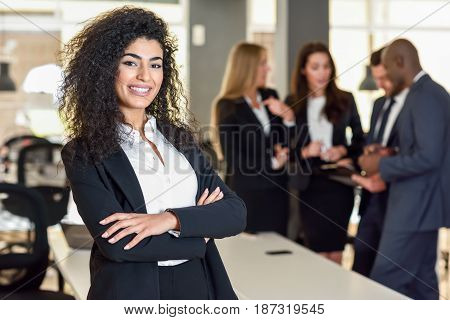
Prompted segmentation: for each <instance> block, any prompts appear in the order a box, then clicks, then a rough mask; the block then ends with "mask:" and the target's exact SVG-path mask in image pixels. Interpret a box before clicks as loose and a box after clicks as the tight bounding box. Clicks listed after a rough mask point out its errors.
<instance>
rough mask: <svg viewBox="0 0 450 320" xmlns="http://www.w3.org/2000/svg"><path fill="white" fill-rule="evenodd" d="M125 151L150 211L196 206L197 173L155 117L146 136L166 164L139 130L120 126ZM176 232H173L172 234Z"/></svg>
mask: <svg viewBox="0 0 450 320" xmlns="http://www.w3.org/2000/svg"><path fill="white" fill-rule="evenodd" d="M120 131H121V140H122V141H121V143H120V146H121V147H122V149H123V151H125V154H126V155H127V157H128V160H129V161H130V163H131V166H132V167H133V170H134V172H135V174H136V177H137V179H138V181H139V184H140V186H141V189H142V193H143V195H144V200H145V204H142V205H145V206H146V209H147V212H148V213H149V214H156V213H161V212H164V210H165V209H167V208H171V209H176V208H182V207H189V206H195V204H196V201H195V197H196V194H197V188H198V185H197V176H196V174H195V171H194V169H193V168H192V166H191V165H190V163H189V162H188V161H187V159H186V158H185V156H184V155H183V154H182V153H181V152H179V151H178V150H177V149H176V148H175V147H174V146H173V145H172V144H171V143H170V142H169V141H167V139H166V138H165V137H164V136H163V135H162V133H161V132H160V131H159V130H158V129H157V126H156V119H155V118H154V117H150V118H149V120H148V121H147V123H146V124H145V127H144V132H145V136H146V138H147V139H148V140H149V141H151V142H153V143H154V144H155V145H156V147H157V148H158V151H159V153H160V154H161V156H162V158H163V160H164V165H163V164H162V162H161V160H160V159H159V158H158V156H157V154H156V153H155V152H154V151H153V149H152V147H151V146H150V144H149V143H148V142H147V141H145V140H143V139H142V138H141V136H140V134H139V132H138V131H137V130H134V129H132V128H131V127H130V126H127V125H121V126H120ZM172 234H173V233H172ZM186 261H187V260H170V261H159V262H158V265H159V266H174V265H178V264H181V263H183V262H186Z"/></svg>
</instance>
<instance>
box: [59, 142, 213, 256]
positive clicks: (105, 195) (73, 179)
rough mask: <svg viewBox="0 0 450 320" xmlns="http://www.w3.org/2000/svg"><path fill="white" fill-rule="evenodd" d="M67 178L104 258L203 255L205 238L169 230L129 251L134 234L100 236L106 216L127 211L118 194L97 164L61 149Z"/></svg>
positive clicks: (82, 215) (144, 240)
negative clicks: (112, 240)
mask: <svg viewBox="0 0 450 320" xmlns="http://www.w3.org/2000/svg"><path fill="white" fill-rule="evenodd" d="M62 158H63V162H64V165H65V170H66V174H67V178H68V179H69V181H70V186H71V188H72V192H73V197H74V200H75V203H76V204H77V208H78V212H79V213H80V215H81V217H82V218H83V221H84V223H85V224H86V227H87V228H88V230H89V232H90V233H91V235H92V237H93V238H94V241H95V243H96V245H97V246H98V248H99V250H100V252H101V253H102V255H103V256H104V257H106V258H107V259H110V260H112V261H117V262H122V261H133V262H154V261H164V260H173V259H193V258H202V257H204V255H205V250H206V245H205V241H204V239H203V238H187V239H179V238H175V237H172V236H171V235H169V234H168V233H165V234H162V235H158V236H152V237H147V238H145V239H143V240H142V241H141V242H140V243H139V244H138V245H136V246H135V247H134V248H132V249H130V250H124V249H123V247H124V246H125V245H126V244H127V243H128V242H130V241H131V240H132V238H133V237H134V235H129V236H127V237H124V238H123V239H121V240H120V241H118V242H116V243H115V244H110V243H108V241H107V240H108V239H103V238H102V237H101V235H102V234H103V232H105V231H106V229H107V228H108V227H109V225H108V226H103V225H101V224H100V223H99V221H101V220H102V219H104V218H106V217H107V216H109V215H111V214H113V213H116V212H124V209H123V208H122V206H121V205H120V204H119V202H118V201H117V199H116V196H115V194H114V192H113V190H111V188H110V187H108V186H107V185H106V184H105V182H104V181H103V179H102V178H101V177H100V174H99V171H98V169H97V166H95V165H93V164H85V163H83V162H82V161H81V159H79V158H78V157H77V156H76V155H75V158H74V159H73V160H72V159H69V156H68V153H67V150H66V148H65V149H63V151H62Z"/></svg>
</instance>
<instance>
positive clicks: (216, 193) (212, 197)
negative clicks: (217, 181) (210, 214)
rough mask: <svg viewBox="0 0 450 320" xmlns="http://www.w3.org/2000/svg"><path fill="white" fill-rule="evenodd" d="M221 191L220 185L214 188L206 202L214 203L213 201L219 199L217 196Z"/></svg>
mask: <svg viewBox="0 0 450 320" xmlns="http://www.w3.org/2000/svg"><path fill="white" fill-rule="evenodd" d="M220 192H221V191H220V188H219V187H217V188H216V189H214V191H213V192H212V193H211V194H210V195H209V196H208V198H206V200H205V202H204V204H210V203H213V202H215V201H217V200H216V198H217V196H218V195H219V194H220Z"/></svg>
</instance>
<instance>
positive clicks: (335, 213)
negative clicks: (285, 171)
mask: <svg viewBox="0 0 450 320" xmlns="http://www.w3.org/2000/svg"><path fill="white" fill-rule="evenodd" d="M335 77H336V68H335V65H334V62H333V59H332V57H331V54H330V52H329V50H328V48H327V47H326V46H325V45H324V44H321V43H309V44H306V45H305V46H304V47H303V48H302V49H301V51H300V52H299V55H298V60H297V67H296V69H295V70H294V73H293V75H292V83H291V94H290V95H289V96H288V97H287V98H286V103H287V104H288V105H290V106H292V107H293V108H294V109H295V111H296V119H297V128H298V129H299V130H298V132H297V138H298V143H297V147H296V151H295V156H296V157H298V160H299V163H300V165H301V166H300V170H299V171H300V175H299V181H298V183H299V188H300V199H301V200H300V216H301V222H302V226H303V230H304V235H305V244H306V245H307V246H308V247H309V248H310V249H312V250H314V251H316V252H319V253H321V254H322V255H323V256H325V257H327V258H329V259H331V260H333V261H335V262H337V263H341V260H342V251H343V249H344V246H345V243H346V239H347V227H348V223H349V219H350V215H351V212H352V208H353V202H354V193H353V188H352V187H351V186H348V185H344V184H342V183H339V182H336V181H333V180H331V179H329V178H328V177H327V176H326V175H324V174H323V171H321V170H320V168H321V166H322V165H324V164H328V163H338V164H343V165H345V164H346V163H348V162H346V161H345V160H343V159H345V158H356V157H357V156H358V155H359V154H360V153H361V150H362V145H363V141H364V137H363V131H362V128H361V122H360V119H359V114H358V110H357V108H356V103H355V99H354V98H353V95H352V94H351V93H349V92H345V91H342V90H340V89H339V88H337V86H336V84H335ZM347 128H350V129H351V131H352V139H351V143H348V142H347Z"/></svg>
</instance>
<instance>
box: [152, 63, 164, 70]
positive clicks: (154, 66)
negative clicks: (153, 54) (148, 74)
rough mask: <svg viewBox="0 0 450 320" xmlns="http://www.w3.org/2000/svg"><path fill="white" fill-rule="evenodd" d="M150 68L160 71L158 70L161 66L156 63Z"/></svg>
mask: <svg viewBox="0 0 450 320" xmlns="http://www.w3.org/2000/svg"><path fill="white" fill-rule="evenodd" d="M151 67H152V68H153V69H160V68H162V65H160V64H158V63H154V64H152V65H151Z"/></svg>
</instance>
